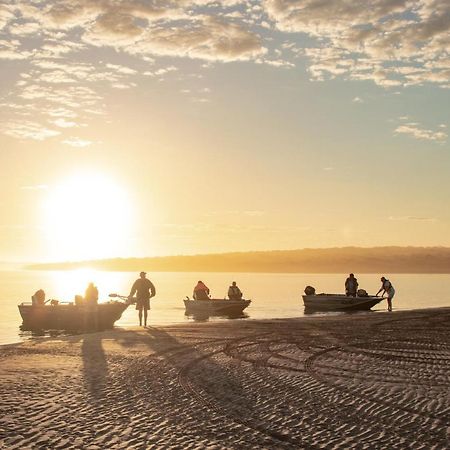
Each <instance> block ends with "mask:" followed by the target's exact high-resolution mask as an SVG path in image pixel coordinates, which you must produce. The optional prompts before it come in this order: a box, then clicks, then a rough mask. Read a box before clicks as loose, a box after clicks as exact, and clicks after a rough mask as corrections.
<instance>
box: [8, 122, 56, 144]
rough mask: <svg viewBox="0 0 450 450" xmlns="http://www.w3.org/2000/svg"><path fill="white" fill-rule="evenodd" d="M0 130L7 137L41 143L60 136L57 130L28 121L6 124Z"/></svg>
mask: <svg viewBox="0 0 450 450" xmlns="http://www.w3.org/2000/svg"><path fill="white" fill-rule="evenodd" d="M2 128H3V133H4V134H6V135H7V136H10V137H14V138H18V139H32V140H35V141H43V140H44V139H47V138H49V137H54V136H57V135H58V134H60V132H59V131H57V130H52V129H49V128H46V127H44V126H42V125H40V124H39V123H35V122H29V121H23V122H10V123H6V124H5V125H4V126H3V127H2Z"/></svg>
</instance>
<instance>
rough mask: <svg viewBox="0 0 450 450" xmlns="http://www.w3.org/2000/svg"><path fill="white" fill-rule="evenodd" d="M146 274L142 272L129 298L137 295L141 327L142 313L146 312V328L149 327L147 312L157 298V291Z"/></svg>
mask: <svg viewBox="0 0 450 450" xmlns="http://www.w3.org/2000/svg"><path fill="white" fill-rule="evenodd" d="M146 275H147V274H146V273H145V272H141V273H140V274H139V277H140V278H138V279H137V280H136V281H135V282H134V283H133V286H132V287H131V291H130V295H129V298H132V297H133V296H134V294H136V309H137V310H138V311H139V326H142V312H144V327H146V326H147V311H148V310H149V309H150V299H151V298H152V297H154V296H155V294H156V290H155V286H154V285H153V283H152V282H151V281H150V280H149V279H148V278H146Z"/></svg>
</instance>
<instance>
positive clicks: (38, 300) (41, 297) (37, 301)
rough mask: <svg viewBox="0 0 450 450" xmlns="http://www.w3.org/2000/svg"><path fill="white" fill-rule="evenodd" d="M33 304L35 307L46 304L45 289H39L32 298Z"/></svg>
mask: <svg viewBox="0 0 450 450" xmlns="http://www.w3.org/2000/svg"><path fill="white" fill-rule="evenodd" d="M31 303H32V305H35V306H44V304H45V292H44V290H43V289H39V290H38V291H36V292H35V293H34V295H32V296H31Z"/></svg>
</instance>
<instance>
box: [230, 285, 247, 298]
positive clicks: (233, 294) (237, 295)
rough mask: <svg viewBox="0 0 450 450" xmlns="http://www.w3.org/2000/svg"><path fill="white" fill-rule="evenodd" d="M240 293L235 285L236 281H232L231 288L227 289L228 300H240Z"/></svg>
mask: <svg viewBox="0 0 450 450" xmlns="http://www.w3.org/2000/svg"><path fill="white" fill-rule="evenodd" d="M242 295H243V294H242V291H241V290H240V289H239V288H238V286H237V285H236V281H233V283H232V284H231V286H230V287H229V288H228V298H229V299H230V300H242Z"/></svg>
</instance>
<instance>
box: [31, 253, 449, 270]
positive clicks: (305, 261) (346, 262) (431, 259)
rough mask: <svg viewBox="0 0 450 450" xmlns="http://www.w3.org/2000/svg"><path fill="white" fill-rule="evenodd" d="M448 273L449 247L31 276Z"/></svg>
mask: <svg viewBox="0 0 450 450" xmlns="http://www.w3.org/2000/svg"><path fill="white" fill-rule="evenodd" d="M83 267H89V268H94V269H98V270H108V271H133V272H139V271H141V270H146V271H154V272H291V273H349V272H357V273H380V274H382V273H450V248H448V247H373V248H360V247H343V248H325V249H307V248H306V249H302V250H276V251H258V252H241V253H221V254H206V255H184V256H163V257H150V258H115V259H103V260H95V261H77V262H61V263H48V264H33V265H29V266H27V268H29V269H35V270H69V269H77V268H83Z"/></svg>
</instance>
